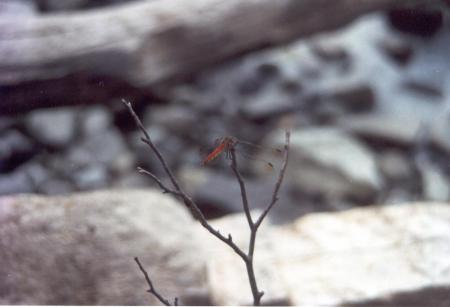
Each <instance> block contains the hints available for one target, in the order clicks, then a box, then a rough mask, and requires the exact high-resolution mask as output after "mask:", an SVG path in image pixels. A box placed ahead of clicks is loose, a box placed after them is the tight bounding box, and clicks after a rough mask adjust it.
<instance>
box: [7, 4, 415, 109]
mask: <svg viewBox="0 0 450 307" xmlns="http://www.w3.org/2000/svg"><path fill="white" fill-rule="evenodd" d="M421 1H422V0H333V1H330V0H276V1H274V0H245V1H242V0H226V1H223V0H190V1H185V0H170V1H167V0H157V1H141V2H137V3H134V4H129V5H125V6H119V7H114V8H110V9H103V10H92V11H88V12H86V11H85V12H80V13H72V14H55V15H41V16H28V17H26V16H25V17H17V16H14V17H9V18H7V17H2V18H1V19H0V84H1V85H2V87H1V88H0V113H2V112H6V111H8V110H9V111H17V110H20V109H29V108H32V107H39V106H43V105H47V106H48V105H62V104H72V103H79V102H100V101H101V100H102V99H105V98H110V97H113V96H114V95H116V94H117V93H115V94H114V93H110V87H111V85H110V84H111V83H112V84H116V85H117V83H121V84H122V83H123V84H126V85H127V86H125V87H129V88H131V89H133V88H142V87H143V86H149V85H151V84H155V83H156V82H160V81H164V80H168V79H172V78H174V77H179V76H183V75H185V74H188V73H191V72H193V71H198V70H199V69H201V68H203V67H206V66H208V65H211V64H214V63H217V62H220V61H222V60H225V59H227V58H230V57H232V56H234V55H236V54H241V53H243V52H246V51H250V50H254V49H256V48H260V47H262V46H269V45H277V44H282V43H284V42H287V41H290V40H293V39H295V38H298V37H301V36H305V35H310V34H314V33H317V32H320V31H324V30H329V29H333V28H336V27H338V26H341V25H343V24H345V23H348V22H349V21H351V20H353V19H355V18H356V17H358V16H360V15H362V14H364V13H368V12H371V11H374V10H380V9H386V8H388V7H390V6H392V5H399V4H404V3H417V2H421ZM55 80H59V81H58V84H60V85H62V86H63V87H64V88H65V90H64V92H62V91H61V90H59V89H58V88H57V87H56V88H55ZM93 80H99V81H100V80H102V81H104V82H103V83H99V82H93ZM19 85H20V87H18V86H19ZM99 85H101V86H99ZM24 88H25V89H26V90H25V91H24V90H23V89H24ZM80 88H83V91H82V93H78V91H77V89H80ZM68 91H69V93H70V97H68V95H67V93H68ZM91 92H92V94H90V93H91ZM98 92H100V94H97V93H98ZM120 94H121V95H123V94H125V95H126V94H128V91H127V90H124V91H121V93H120ZM103 101H104V100H103Z"/></svg>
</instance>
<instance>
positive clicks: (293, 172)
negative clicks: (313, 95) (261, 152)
mask: <svg viewBox="0 0 450 307" xmlns="http://www.w3.org/2000/svg"><path fill="white" fill-rule="evenodd" d="M266 143H267V144H269V146H271V147H281V146H282V144H283V143H284V136H283V135H282V134H277V135H274V136H272V137H269V139H268V141H267V142H266ZM289 165H290V167H289V169H288V178H290V180H292V183H293V184H294V185H295V187H296V189H298V190H300V191H305V192H307V193H309V194H314V195H321V196H324V197H326V198H329V199H339V198H342V197H352V198H356V199H358V200H360V201H366V202H367V201H369V200H370V199H371V198H372V197H373V196H374V194H375V193H376V192H377V191H379V190H380V188H381V178H380V175H379V173H378V169H377V165H376V162H375V156H374V155H373V154H372V152H371V151H370V150H369V149H368V148H367V147H365V146H364V145H363V144H362V143H360V142H358V141H357V140H355V139H353V138H352V137H351V136H350V135H348V134H346V133H345V132H343V131H340V130H338V129H334V128H330V127H322V128H307V129H301V130H297V131H293V133H292V135H291V148H290V162H289Z"/></svg>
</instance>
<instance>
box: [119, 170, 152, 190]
mask: <svg viewBox="0 0 450 307" xmlns="http://www.w3.org/2000/svg"><path fill="white" fill-rule="evenodd" d="M152 184H154V183H153V182H152V181H151V180H150V178H149V177H148V176H146V175H144V174H140V173H138V172H137V170H135V171H133V172H131V173H129V174H124V175H122V176H119V177H118V178H115V179H114V181H113V183H112V186H113V187H116V188H121V189H123V188H129V189H131V188H132V189H137V188H146V187H149V186H151V185H152Z"/></svg>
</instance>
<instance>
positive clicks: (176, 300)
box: [134, 257, 178, 306]
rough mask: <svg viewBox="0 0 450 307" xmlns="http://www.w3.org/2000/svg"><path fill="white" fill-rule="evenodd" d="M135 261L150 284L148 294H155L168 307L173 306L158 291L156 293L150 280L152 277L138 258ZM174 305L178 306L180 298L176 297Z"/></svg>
mask: <svg viewBox="0 0 450 307" xmlns="http://www.w3.org/2000/svg"><path fill="white" fill-rule="evenodd" d="M134 261H136V263H137V265H138V267H139V270H141V272H142V274H144V277H145V280H146V281H147V284H148V290H147V292H148V293H151V294H153V295H154V296H155V297H156V298H157V299H158V300H159V301H160V302H161V303H163V304H164V305H166V306H172V304H170V302H169V300H168V299H166V298H164V297H163V296H162V295H161V294H159V292H158V291H156V289H155V287H154V286H153V283H152V280H151V279H150V277H149V276H148V273H147V271H146V270H145V269H144V267H143V266H142V264H141V262H140V261H139V258H138V257H134ZM173 305H174V306H178V298H177V297H176V298H175V299H174V301H173Z"/></svg>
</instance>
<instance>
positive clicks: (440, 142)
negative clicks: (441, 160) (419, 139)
mask: <svg viewBox="0 0 450 307" xmlns="http://www.w3.org/2000/svg"><path fill="white" fill-rule="evenodd" d="M449 111H450V110H447V111H444V112H442V113H441V114H439V115H437V116H436V118H435V119H434V120H433V121H432V122H431V123H430V130H429V134H430V141H431V143H432V144H434V145H435V146H436V147H437V148H439V149H441V150H443V151H444V152H446V153H447V154H450V112H449Z"/></svg>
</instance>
